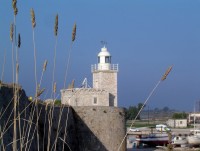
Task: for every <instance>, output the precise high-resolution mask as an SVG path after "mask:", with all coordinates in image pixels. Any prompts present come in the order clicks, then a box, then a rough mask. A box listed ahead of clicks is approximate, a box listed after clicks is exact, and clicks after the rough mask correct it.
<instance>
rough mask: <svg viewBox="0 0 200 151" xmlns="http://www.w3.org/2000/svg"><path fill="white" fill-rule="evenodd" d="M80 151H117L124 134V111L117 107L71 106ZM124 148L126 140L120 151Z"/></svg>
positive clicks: (123, 150)
mask: <svg viewBox="0 0 200 151" xmlns="http://www.w3.org/2000/svg"><path fill="white" fill-rule="evenodd" d="M73 109H74V116H75V125H76V126H77V127H76V130H77V133H78V134H79V137H78V142H79V146H80V147H83V148H84V149H81V148H80V150H82V151H117V150H118V147H119V146H120V144H121V142H122V140H123V138H124V136H125V132H126V130H125V116H124V114H125V112H124V109H122V108H117V107H105V106H104V107H73ZM125 150H126V141H124V142H123V144H122V146H121V148H120V151H125Z"/></svg>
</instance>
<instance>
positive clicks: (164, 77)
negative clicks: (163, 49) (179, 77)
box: [161, 66, 173, 81]
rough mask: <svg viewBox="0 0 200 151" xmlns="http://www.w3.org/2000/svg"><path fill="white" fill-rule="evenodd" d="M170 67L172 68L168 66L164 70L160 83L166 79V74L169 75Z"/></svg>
mask: <svg viewBox="0 0 200 151" xmlns="http://www.w3.org/2000/svg"><path fill="white" fill-rule="evenodd" d="M172 67H173V66H170V67H169V68H168V69H167V70H166V72H165V74H164V75H163V76H162V78H161V80H162V81H164V80H165V79H166V78H167V76H168V74H169V73H170V71H171V70H172Z"/></svg>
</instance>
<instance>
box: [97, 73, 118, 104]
mask: <svg viewBox="0 0 200 151" xmlns="http://www.w3.org/2000/svg"><path fill="white" fill-rule="evenodd" d="M93 88H96V89H103V90H106V91H108V92H109V93H110V94H111V95H112V97H110V100H109V101H110V105H109V106H115V107H116V106H117V72H116V71H110V70H109V71H95V72H93Z"/></svg>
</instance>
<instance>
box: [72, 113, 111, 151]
mask: <svg viewBox="0 0 200 151" xmlns="http://www.w3.org/2000/svg"><path fill="white" fill-rule="evenodd" d="M73 115H74V123H75V127H76V128H75V129H76V136H77V138H76V139H77V140H78V143H79V145H78V146H79V151H108V150H107V149H106V148H105V146H104V145H103V144H102V142H101V141H100V140H99V139H98V138H97V137H96V136H95V135H94V133H93V132H92V131H91V130H90V128H89V127H88V126H87V124H86V123H85V122H84V121H83V120H82V119H81V117H80V116H79V115H78V114H77V113H76V112H75V111H74V110H73Z"/></svg>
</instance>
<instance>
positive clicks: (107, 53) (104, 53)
mask: <svg viewBox="0 0 200 151" xmlns="http://www.w3.org/2000/svg"><path fill="white" fill-rule="evenodd" d="M103 56H108V57H109V56H111V55H110V53H109V52H108V50H107V48H106V47H105V46H104V47H103V48H101V51H100V52H99V54H98V57H103Z"/></svg>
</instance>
